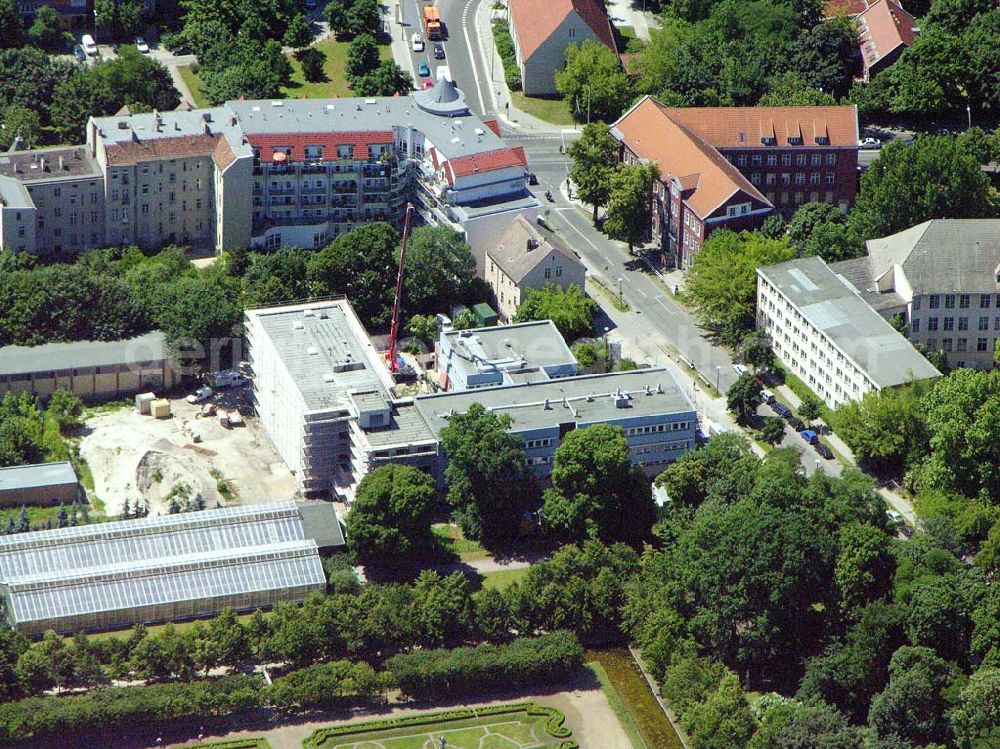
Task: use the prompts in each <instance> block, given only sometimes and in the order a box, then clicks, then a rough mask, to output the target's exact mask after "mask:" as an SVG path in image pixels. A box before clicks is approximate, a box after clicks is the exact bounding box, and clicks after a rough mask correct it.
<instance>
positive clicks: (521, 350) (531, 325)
mask: <svg viewBox="0 0 1000 749" xmlns="http://www.w3.org/2000/svg"><path fill="white" fill-rule="evenodd" d="M441 337H442V338H443V339H445V340H447V341H448V343H449V345H450V346H451V348H452V350H453V351H454V352H455V355H453V356H452V357H450V358H449V359H448V362H449V363H450V364H451V366H452V367H453V368H454V369H458V370H460V371H462V372H464V373H465V374H466V375H473V374H478V373H480V372H499V371H502V370H508V371H517V370H519V369H537V368H539V367H550V366H556V365H559V364H575V363H576V357H574V356H573V352H572V351H570V350H569V346H567V345H566V341H565V340H564V339H563V337H562V333H560V332H559V331H558V330H557V329H556V326H555V325H554V324H553V322H552V321H551V320H539V321H537V322H525V323H515V324H514V325H495V326H493V327H490V328H476V329H474V330H449V331H446V332H443V333H441ZM512 360H515V361H514V362H513V363H512ZM518 362H519V363H518Z"/></svg>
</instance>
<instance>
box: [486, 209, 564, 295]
mask: <svg viewBox="0 0 1000 749" xmlns="http://www.w3.org/2000/svg"><path fill="white" fill-rule="evenodd" d="M529 241H532V242H534V243H536V245H537V246H535V247H534V248H533V249H529V247H528V242H529ZM552 251H555V252H558V253H559V254H561V255H564V256H565V257H566V258H568V259H570V260H573V261H574V262H577V263H579V262H580V261H579V259H577V257H576V255H574V254H573V253H572V251H570V250H568V249H567V248H566V247H564V246H563V244H562V242H560V241H559V240H558V239H557V238H556V236H555V234H553V233H552V232H547V231H542V229H541V228H540V227H538V226H536V225H534V224H532V223H531V222H530V221H528V220H527V219H526V218H525V217H524V216H518V217H517V218H516V219H514V220H513V221H511V223H510V226H509V227H508V229H507V231H506V232H504V234H503V235H502V236H501V237H500V240H499V241H498V242H497V246H496V247H494V248H492V249H490V250H487V252H488V254H489V256H490V258H491V259H492V260H493V262H495V263H496V264H497V265H499V266H500V268H501V269H502V270H503V272H504V273H506V274H507V275H508V276H509V277H510V278H511V280H513V281H514V283H520V282H521V281H522V280H523V279H524V277H525V276H527V275H528V274H529V273H531V271H532V270H534V269H535V267H536V266H537V265H538V264H539V263H540V262H542V261H543V260H544V259H545V258H546V257H548V255H549V253H550V252H552Z"/></svg>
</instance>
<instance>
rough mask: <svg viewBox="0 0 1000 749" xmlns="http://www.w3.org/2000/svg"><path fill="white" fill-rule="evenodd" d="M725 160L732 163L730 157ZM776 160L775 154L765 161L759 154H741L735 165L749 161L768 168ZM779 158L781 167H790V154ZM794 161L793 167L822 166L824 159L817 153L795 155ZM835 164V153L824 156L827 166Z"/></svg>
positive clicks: (754, 164)
mask: <svg viewBox="0 0 1000 749" xmlns="http://www.w3.org/2000/svg"><path fill="white" fill-rule="evenodd" d="M726 158H727V159H729V161H733V157H732V156H727V157H726ZM778 158H779V157H778V154H776V153H771V154H768V155H767V158H766V159H764V158H763V157H762V155H761V154H759V153H755V154H753V155H751V156H749V157H748V156H747V155H746V154H745V153H741V154H739V155H738V156H736V162H735V163H736V165H737V166H746V165H747V162H748V161H749V163H750V164H751V165H753V166H760V165H761V164H763V163H766V164H767V165H768V166H778ZM780 158H781V165H782V166H791V165H792V154H790V153H783V154H781V157H780ZM794 161H795V166H820V165H822V164H823V161H824V159H823V154H819V153H814V154H806V153H797V154H795V158H794ZM836 163H837V154H835V153H828V154H826V165H827V166H833V165H834V164H836Z"/></svg>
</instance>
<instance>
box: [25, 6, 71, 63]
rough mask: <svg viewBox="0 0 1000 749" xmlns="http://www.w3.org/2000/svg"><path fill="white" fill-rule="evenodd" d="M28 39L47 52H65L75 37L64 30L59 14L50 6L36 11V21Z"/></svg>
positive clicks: (29, 31) (31, 27)
mask: <svg viewBox="0 0 1000 749" xmlns="http://www.w3.org/2000/svg"><path fill="white" fill-rule="evenodd" d="M28 39H30V40H31V43H32V44H33V45H35V46H36V47H38V48H39V49H44V50H45V51H46V52H57V53H58V52H65V51H66V50H67V49H68V48H69V47H70V45H71V44H72V43H73V35H72V34H69V33H67V32H66V30H65V29H64V28H63V25H62V21H61V19H60V18H59V13H58V12H57V11H56V10H55V9H54V8H52V7H51V6H49V5H43V6H42V7H40V8H39V9H38V10H37V11H35V20H34V21H32V22H31V26H29V27H28Z"/></svg>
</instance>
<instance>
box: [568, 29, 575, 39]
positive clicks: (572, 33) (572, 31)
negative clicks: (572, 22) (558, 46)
mask: <svg viewBox="0 0 1000 749" xmlns="http://www.w3.org/2000/svg"><path fill="white" fill-rule="evenodd" d="M569 36H570V38H571V39H572V38H573V37H575V36H576V29H573V28H571V29H570V30H569Z"/></svg>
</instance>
